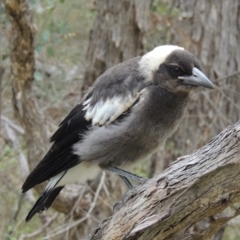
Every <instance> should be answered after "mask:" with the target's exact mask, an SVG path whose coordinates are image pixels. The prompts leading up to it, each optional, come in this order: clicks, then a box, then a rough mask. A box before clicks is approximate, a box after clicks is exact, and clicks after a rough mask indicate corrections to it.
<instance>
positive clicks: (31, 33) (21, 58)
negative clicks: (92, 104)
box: [5, 0, 94, 218]
mask: <svg viewBox="0 0 240 240" xmlns="http://www.w3.org/2000/svg"><path fill="white" fill-rule="evenodd" d="M5 6H6V10H7V12H8V14H9V16H10V19H11V24H12V38H11V39H12V43H11V44H12V51H11V85H12V97H13V107H14V113H15V115H16V118H17V119H18V120H19V122H20V123H21V125H22V126H23V128H24V130H25V133H26V134H25V135H24V137H25V140H26V145H27V150H28V151H27V160H28V164H29V168H30V170H32V169H33V168H34V167H35V166H36V165H37V164H38V163H39V161H40V160H41V158H42V157H43V155H44V154H46V152H47V147H48V144H47V141H48V140H47V130H46V123H45V119H44V116H43V115H42V112H41V110H40V109H39V107H38V104H37V101H36V97H35V96H34V93H33V91H32V83H33V74H34V62H35V61H34V37H35V27H34V22H33V18H32V13H31V11H30V10H29V6H28V3H27V1H25V0H11V1H6V3H5ZM25 177H27V176H25ZM42 189H43V186H42V185H37V186H36V190H37V191H38V193H39V194H40V193H41V191H42ZM84 191H85V188H83V187H82V186H79V185H70V186H67V187H66V188H64V191H62V193H61V194H60V197H58V198H57V199H56V201H55V203H54V205H53V207H54V208H55V209H56V210H57V211H59V212H63V213H65V214H69V213H70V212H71V211H73V213H72V214H73V216H74V218H80V217H81V216H82V215H83V213H82V212H81V211H79V209H85V208H86V205H87V206H88V208H90V205H91V201H89V199H88V200H86V199H85V198H83V199H82V201H81V202H79V203H78V204H77V206H75V208H74V209H73V206H74V204H75V202H76V200H77V199H78V196H79V194H80V193H81V192H84ZM89 195H91V199H92V198H93V195H94V194H92V193H91V194H89Z"/></svg>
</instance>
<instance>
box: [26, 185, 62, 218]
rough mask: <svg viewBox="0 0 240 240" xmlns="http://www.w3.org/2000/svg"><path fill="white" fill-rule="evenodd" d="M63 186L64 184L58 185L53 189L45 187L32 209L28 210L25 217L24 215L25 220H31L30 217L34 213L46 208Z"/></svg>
mask: <svg viewBox="0 0 240 240" xmlns="http://www.w3.org/2000/svg"><path fill="white" fill-rule="evenodd" d="M63 188H64V186H60V187H57V188H54V189H47V188H46V189H45V190H44V191H43V192H42V194H41V196H40V197H39V198H38V200H37V201H36V203H35V204H34V206H33V207H32V209H31V210H30V211H29V213H28V215H27V217H26V222H28V221H29V220H31V218H32V217H33V216H34V215H35V214H36V213H41V212H43V211H44V210H47V209H48V208H49V207H50V206H51V205H52V204H53V202H54V200H55V199H56V197H57V195H58V194H59V193H60V192H61V190H62V189H63Z"/></svg>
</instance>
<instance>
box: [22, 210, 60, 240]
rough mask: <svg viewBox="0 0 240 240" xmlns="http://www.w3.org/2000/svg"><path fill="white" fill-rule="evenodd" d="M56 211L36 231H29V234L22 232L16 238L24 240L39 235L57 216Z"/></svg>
mask: <svg viewBox="0 0 240 240" xmlns="http://www.w3.org/2000/svg"><path fill="white" fill-rule="evenodd" d="M58 215H59V214H58V213H55V214H54V215H53V217H52V218H50V219H49V220H48V221H47V222H46V223H45V224H44V225H43V226H42V227H41V228H39V229H38V230H37V231H35V232H33V233H30V234H22V235H21V236H20V237H19V239H18V240H24V239H26V238H34V237H37V236H38V235H40V234H41V233H42V232H43V231H44V230H45V229H46V228H47V227H49V226H50V225H51V224H52V223H53V222H54V220H55V219H56V218H57V217H58Z"/></svg>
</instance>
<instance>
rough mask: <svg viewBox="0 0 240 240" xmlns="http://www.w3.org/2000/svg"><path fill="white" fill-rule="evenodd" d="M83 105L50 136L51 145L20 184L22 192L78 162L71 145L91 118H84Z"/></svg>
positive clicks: (82, 132) (85, 128)
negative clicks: (21, 184)
mask: <svg viewBox="0 0 240 240" xmlns="http://www.w3.org/2000/svg"><path fill="white" fill-rule="evenodd" d="M83 107H84V106H83V105H82V104H79V105H77V106H76V107H75V108H73V110H72V111H71V112H70V113H69V114H68V116H67V117H66V118H65V119H64V120H63V121H62V122H61V124H60V125H59V128H58V130H57V131H56V132H55V133H54V134H53V136H52V137H51V142H54V143H53V145H52V147H51V148H50V150H49V151H48V153H47V154H46V155H45V157H44V158H43V159H42V161H41V162H40V163H39V164H38V165H37V167H36V168H35V169H34V170H33V171H32V172H31V173H30V175H29V176H28V177H27V179H26V181H25V182H24V184H23V186H22V190H23V192H26V191H28V190H29V189H30V188H32V187H34V186H35V185H36V184H39V183H41V182H44V181H46V180H48V179H49V178H51V177H53V176H55V175H57V174H58V173H60V172H62V171H64V170H67V169H69V168H71V167H74V166H75V165H77V164H78V163H79V162H80V159H79V156H77V155H75V154H73V153H72V146H73V145H74V144H75V143H77V142H78V141H80V140H81V138H82V136H83V134H84V132H85V131H87V130H88V128H89V127H90V126H91V120H89V121H87V120H86V119H85V118H84V115H85V111H83Z"/></svg>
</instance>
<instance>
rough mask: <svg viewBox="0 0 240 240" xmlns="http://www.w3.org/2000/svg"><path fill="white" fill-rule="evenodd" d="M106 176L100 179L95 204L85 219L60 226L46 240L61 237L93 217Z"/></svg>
mask: <svg viewBox="0 0 240 240" xmlns="http://www.w3.org/2000/svg"><path fill="white" fill-rule="evenodd" d="M105 176H106V173H105V172H102V176H101V179H100V183H99V185H98V188H97V190H96V192H95V196H94V199H93V202H92V204H91V207H90V208H89V210H88V211H87V213H86V215H85V216H84V217H83V218H81V219H79V220H78V221H75V222H73V223H72V224H69V223H68V224H64V225H61V226H59V227H58V228H56V229H55V230H56V232H55V233H53V234H52V235H49V236H46V237H45V238H44V239H49V238H51V237H54V236H56V235H59V234H61V233H64V232H66V231H69V230H70V229H71V228H73V227H75V226H77V225H78V224H80V223H82V222H84V221H86V220H87V219H88V218H89V217H92V216H91V215H90V214H91V212H92V211H93V209H94V207H95V206H96V202H97V199H98V196H99V193H100V191H101V189H102V187H103V183H104V180H105ZM64 226H66V227H64ZM57 229H60V230H59V231H57Z"/></svg>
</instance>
